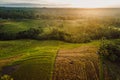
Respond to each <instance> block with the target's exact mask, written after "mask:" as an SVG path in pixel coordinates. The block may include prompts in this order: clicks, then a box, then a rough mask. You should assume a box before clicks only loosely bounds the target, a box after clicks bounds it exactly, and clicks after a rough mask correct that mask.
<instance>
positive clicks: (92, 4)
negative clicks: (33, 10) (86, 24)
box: [0, 0, 120, 7]
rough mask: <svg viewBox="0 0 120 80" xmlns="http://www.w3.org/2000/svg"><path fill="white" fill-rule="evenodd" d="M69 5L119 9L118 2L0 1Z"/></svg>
mask: <svg viewBox="0 0 120 80" xmlns="http://www.w3.org/2000/svg"><path fill="white" fill-rule="evenodd" d="M8 3H35V4H50V5H51V4H69V5H71V6H72V7H120V0H0V4H8Z"/></svg>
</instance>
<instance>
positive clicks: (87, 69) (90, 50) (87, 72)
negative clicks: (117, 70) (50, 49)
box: [53, 45, 110, 80]
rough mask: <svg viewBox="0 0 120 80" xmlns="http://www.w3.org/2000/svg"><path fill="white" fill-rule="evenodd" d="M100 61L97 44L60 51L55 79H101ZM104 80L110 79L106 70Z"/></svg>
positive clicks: (56, 63)
mask: <svg viewBox="0 0 120 80" xmlns="http://www.w3.org/2000/svg"><path fill="white" fill-rule="evenodd" d="M99 76H100V63H99V56H98V54H97V47H95V46H93V45H92V46H91V45H90V46H86V45H84V46H80V47H78V48H75V49H67V50H66V49H60V50H59V51H58V54H57V57H56V62H55V70H54V75H53V80H100V77H99ZM104 76H105V78H104V80H110V77H109V74H108V72H107V70H106V69H105V70H104Z"/></svg>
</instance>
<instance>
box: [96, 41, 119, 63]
mask: <svg viewBox="0 0 120 80" xmlns="http://www.w3.org/2000/svg"><path fill="white" fill-rule="evenodd" d="M98 53H99V54H100V55H102V56H103V57H104V58H105V59H108V60H110V61H112V62H119V61H120V45H118V44H116V43H115V42H113V41H107V40H104V41H102V43H101V45H100V48H99V50H98Z"/></svg>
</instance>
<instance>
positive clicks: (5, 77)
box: [0, 75, 14, 80]
mask: <svg viewBox="0 0 120 80" xmlns="http://www.w3.org/2000/svg"><path fill="white" fill-rule="evenodd" d="M0 80H14V79H13V78H11V76H9V75H3V76H2V77H1V78H0Z"/></svg>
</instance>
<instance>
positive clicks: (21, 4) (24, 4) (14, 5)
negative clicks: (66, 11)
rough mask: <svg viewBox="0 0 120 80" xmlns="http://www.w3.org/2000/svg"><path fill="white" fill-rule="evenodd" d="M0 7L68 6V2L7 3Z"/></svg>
mask: <svg viewBox="0 0 120 80" xmlns="http://www.w3.org/2000/svg"><path fill="white" fill-rule="evenodd" d="M0 7H39V8H41V7H44V8H46V7H70V5H69V4H32V3H11V4H10V3H9V4H0Z"/></svg>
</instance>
